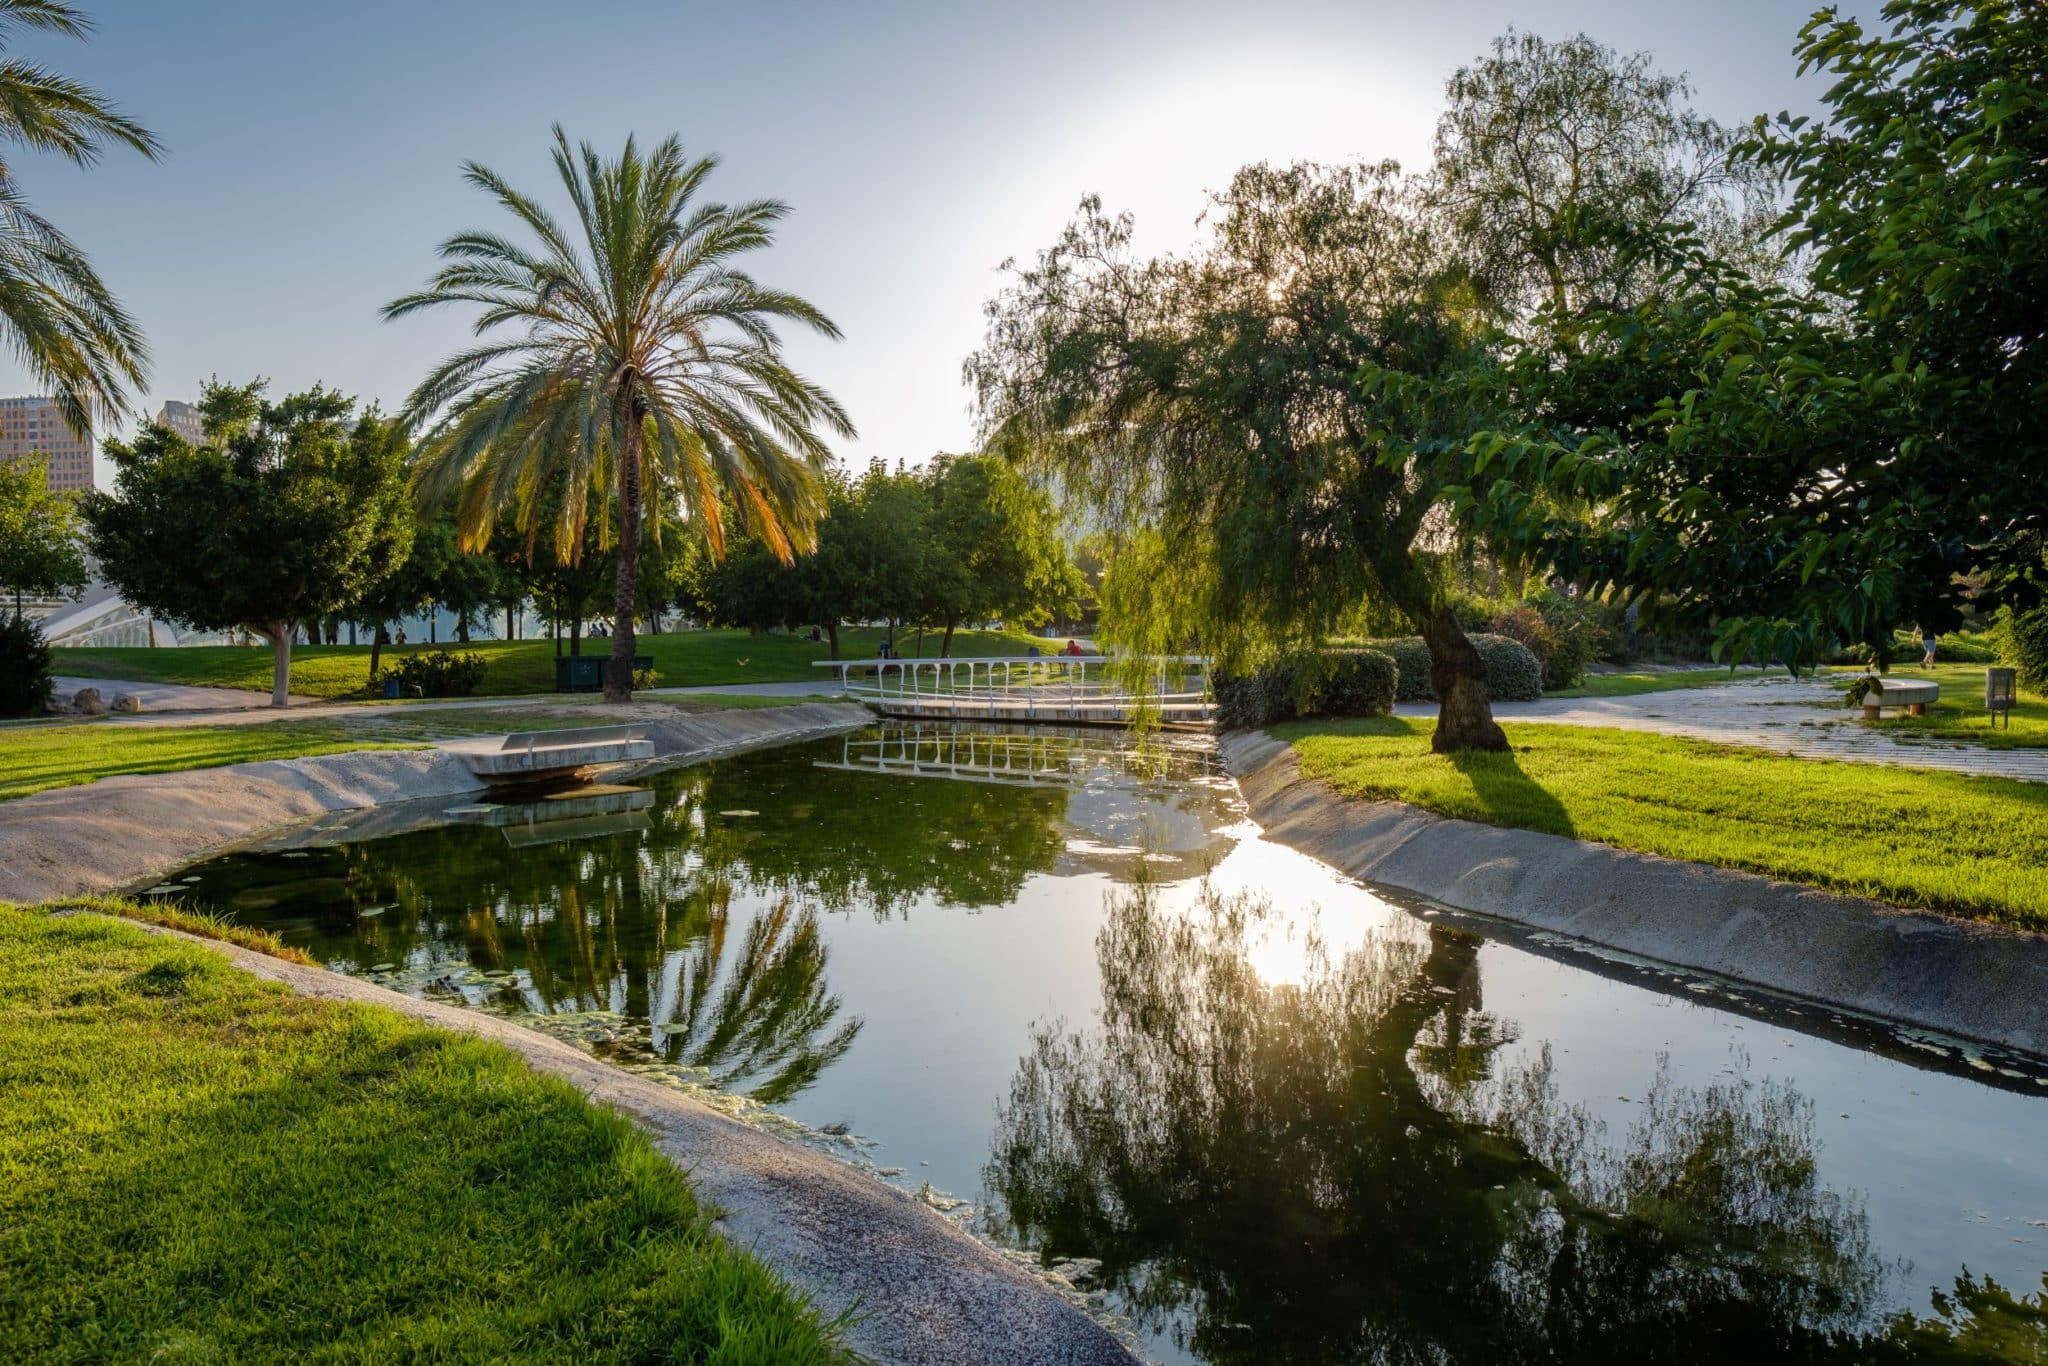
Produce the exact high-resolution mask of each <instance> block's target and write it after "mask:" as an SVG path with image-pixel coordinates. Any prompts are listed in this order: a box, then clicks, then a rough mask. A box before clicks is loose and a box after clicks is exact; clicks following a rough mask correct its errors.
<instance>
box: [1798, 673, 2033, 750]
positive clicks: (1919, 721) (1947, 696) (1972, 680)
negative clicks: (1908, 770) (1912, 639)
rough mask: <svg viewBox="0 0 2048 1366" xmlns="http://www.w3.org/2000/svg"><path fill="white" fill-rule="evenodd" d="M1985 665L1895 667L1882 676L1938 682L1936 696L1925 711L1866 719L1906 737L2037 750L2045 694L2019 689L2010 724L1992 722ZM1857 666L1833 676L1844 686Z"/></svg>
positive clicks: (1895, 736)
mask: <svg viewBox="0 0 2048 1366" xmlns="http://www.w3.org/2000/svg"><path fill="white" fill-rule="evenodd" d="M1988 667H1989V666H1988V665H1984V664H1936V665H1935V666H1934V667H1933V668H1932V669H1923V668H1921V667H1920V666H1919V665H1918V664H1914V665H1912V666H1911V667H1899V666H1894V667H1893V668H1892V670H1891V671H1890V672H1889V673H1888V674H1886V675H1885V676H1886V677H1887V678H1898V679H1923V678H1924V679H1931V680H1933V681H1934V682H1936V683H1939V684H1940V685H1941V697H1940V699H1939V700H1937V701H1936V702H1934V703H1933V704H1931V705H1930V706H1929V707H1928V708H1927V714H1926V715H1925V716H1892V715H1887V716H1886V717H1885V718H1884V719H1883V720H1882V721H1878V722H1874V723H1867V724H1872V725H1873V726H1875V727H1876V728H1879V729H1882V730H1885V731H1887V732H1889V733H1890V734H1891V735H1892V736H1893V737H1894V738H1896V739H1900V740H1911V739H1916V738H1923V737H1924V738H1927V739H1934V740H1958V741H1966V742H1968V743H1970V744H1976V745H1983V746H1985V747H1986V748H1989V749H2040V748H2043V747H2048V697H2044V696H2042V695H2041V694H2040V693H2037V692H2029V691H2027V690H2026V689H2024V688H2022V689H2021V690H2020V692H2019V695H2018V697H2017V698H2016V699H2015V700H2016V701H2017V702H2018V704H2019V705H2017V706H2016V707H2014V708H2013V711H2012V727H2011V729H2007V728H2006V727H2005V725H2004V724H2003V723H2001V724H2000V725H1999V727H1998V728H1997V729H1996V730H1993V729H1992V727H1991V713H1989V712H1987V711H1986V710H1984V671H1985V669H1986V668H1988ZM1861 672H1862V671H1861V670H1860V669H1858V670H1847V671H1843V670H1838V671H1836V674H1835V677H1836V680H1837V681H1838V682H1840V683H1842V684H1843V685H1844V686H1847V684H1848V681H1849V679H1850V678H1853V677H1855V676H1857V675H1858V674H1860V673H1861Z"/></svg>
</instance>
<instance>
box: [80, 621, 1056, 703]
mask: <svg viewBox="0 0 2048 1366" xmlns="http://www.w3.org/2000/svg"><path fill="white" fill-rule="evenodd" d="M886 634H887V632H885V631H883V630H882V629H880V628H879V627H847V628H846V629H844V630H842V631H840V633H839V650H840V654H841V655H842V656H843V657H845V658H847V659H867V658H872V657H873V656H874V653H875V647H876V645H878V644H879V643H880V642H881V640H882V637H883V636H884V635H886ZM1062 643H1064V642H1057V641H1055V642H1048V641H1044V640H1036V639H1034V638H1033V637H1030V636H1027V635H1023V634H1020V633H1009V632H1002V631H961V632H958V633H956V634H955V635H954V637H953V653H954V654H955V655H1021V654H1023V653H1024V652H1025V651H1026V650H1028V649H1029V648H1030V647H1031V646H1032V645H1037V646H1038V647H1039V648H1040V649H1042V650H1045V652H1046V653H1048V654H1050V653H1052V650H1051V648H1050V647H1051V646H1054V645H1058V644H1062ZM897 644H898V647H899V648H900V649H902V650H903V652H904V653H906V654H909V653H911V652H912V651H914V650H915V649H916V647H917V636H916V633H915V632H909V631H906V632H904V633H903V634H902V636H901V637H900V638H899V640H898V642H897ZM443 648H445V649H453V650H474V651H476V652H477V653H478V654H480V655H482V656H483V657H484V658H485V659H487V660H488V661H490V666H489V669H488V671H487V672H486V673H485V674H484V683H483V695H484V696H487V697H510V696H515V695H517V694H521V693H537V692H551V691H553V689H554V686H555V647H554V642H552V641H549V640H546V639H541V640H479V641H476V642H475V643H473V644H470V645H457V644H451V643H448V642H443V643H442V644H441V645H420V644H417V643H415V644H409V645H406V646H403V647H394V646H388V645H387V646H386V647H385V648H384V655H385V657H386V658H387V659H388V658H390V657H391V656H392V655H394V654H412V653H416V652H418V651H420V650H431V649H443ZM583 648H584V653H586V654H603V653H605V652H606V651H608V650H609V649H610V648H611V642H610V641H608V640H591V641H585V642H584V646H583ZM924 649H925V653H926V654H927V655H936V654H938V652H939V637H938V636H937V635H936V634H934V633H931V632H927V633H926V634H925V638H924ZM639 650H640V653H641V654H643V655H651V656H653V658H654V668H655V672H656V673H658V674H660V675H661V682H662V685H663V686H665V687H704V686H714V685H717V684H721V683H791V682H797V681H812V680H814V681H816V682H817V683H818V685H819V686H820V687H823V686H825V685H826V683H827V682H828V681H829V680H830V677H831V675H830V674H829V673H827V672H826V671H825V670H823V669H814V668H812V667H811V662H812V661H813V660H818V659H824V658H826V657H827V655H828V653H829V652H828V651H827V649H826V647H825V646H823V645H814V644H812V643H811V642H809V641H807V640H805V639H803V638H802V637H801V636H795V635H758V636H757V635H753V634H750V633H748V632H746V631H684V632H678V633H675V634H672V635H662V636H642V637H640V642H639ZM51 654H52V656H53V657H54V658H55V661H56V663H55V668H56V671H57V672H58V673H60V674H70V675H74V676H78V677H84V678H116V679H127V680H131V681H142V682H150V683H189V684H196V685H199V686H203V687H212V688H246V689H248V690H250V691H252V692H264V693H267V692H269V691H270V667H271V665H270V647H269V646H267V645H258V646H248V647H243V646H234V645H197V646H191V647H188V648H184V649H163V650H151V649H146V648H133V649H60V650H53V651H51ZM369 672H370V647H369V646H367V645H299V646H295V647H293V649H292V681H291V688H292V691H293V692H294V693H296V694H298V695H299V696H302V697H347V696H351V695H353V694H356V693H359V692H361V691H362V689H363V687H364V685H365V683H366V682H367V681H368V679H369Z"/></svg>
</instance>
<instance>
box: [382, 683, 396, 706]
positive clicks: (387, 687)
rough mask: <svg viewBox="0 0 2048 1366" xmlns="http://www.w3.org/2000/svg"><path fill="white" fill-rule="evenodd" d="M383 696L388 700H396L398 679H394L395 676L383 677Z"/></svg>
mask: <svg viewBox="0 0 2048 1366" xmlns="http://www.w3.org/2000/svg"><path fill="white" fill-rule="evenodd" d="M384 696H385V698H386V699H387V700H388V701H393V702H395V701H397V700H398V680H397V679H395V678H387V679H385V680H384Z"/></svg>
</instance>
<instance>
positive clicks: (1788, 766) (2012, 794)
mask: <svg viewBox="0 0 2048 1366" xmlns="http://www.w3.org/2000/svg"><path fill="white" fill-rule="evenodd" d="M1432 724H1433V723H1432V722H1430V721H1428V720H1411V719H1408V718H1401V717H1387V718H1373V719H1368V720H1358V721H1332V722H1309V723H1298V724H1293V725H1287V726H1281V727H1277V728H1276V729H1275V734H1277V735H1280V736H1282V737H1284V738H1286V739H1288V740H1290V741H1292V742H1293V744H1294V747H1295V750H1296V752H1297V753H1298V754H1299V755H1300V756H1301V764H1302V768H1303V771H1304V772H1307V773H1309V774H1311V775H1313V776H1315V777H1319V778H1323V779H1325V780H1327V781H1329V782H1331V783H1332V784H1333V785H1335V786H1336V787H1337V788H1338V789H1339V790H1341V791H1343V792H1346V793H1349V794H1352V795H1354V796H1360V797H1366V798H1393V799H1397V800H1400V801H1405V802H1411V803H1413V804H1414V805H1416V806H1421V807H1425V808H1427V809H1429V810H1431V811H1437V812H1441V813H1442V814H1444V815H1447V816H1458V817H1463V818H1464V819H1467V820H1476V821H1485V822H1488V823H1489V824H1493V825H1502V826H1513V827H1519V828H1523V829H1529V830H1543V831H1548V832H1550V833H1552V834H1558V835H1573V836H1577V837H1578V838H1580V839H1587V840H1595V841H1598V842H1600V843H1603V844H1612V845H1617V846H1619V847H1621V848H1624V849H1639V850H1644V851H1646V852H1649V853H1654V854H1663V855H1666V856H1668V857H1671V858H1678V859H1690V860H1694V861H1696V862H1700V863H1713V864H1719V865H1721V866H1723V867H1728V868H1743V869H1748V870H1750V871H1752V872H1759V873H1767V874H1769V875H1771V876H1773V877H1780V878H1785V879H1787V880H1788V881H1793V882H1802V883H1807V884H1809V885H1812V886H1816V887H1826V888H1830V889H1832V890H1835V891H1839V892H1847V893H1850V894H1852V895H1858V896H1868V897H1874V898H1876V899H1878V900H1881V901H1886V902H1890V903H1892V904H1894V905H1904V906H1924V907H1929V908H1932V909H1936V910H1942V911H1947V912H1950V913H1953V914H1959V915H1966V916H1977V917H1983V918H1987V919H1992V920H1998V921H2003V922H2005V923H2007V924H2011V925H2018V926H2023V927H2025V928H2028V929H2036V930H2044V929H2048V873H2044V872H2043V869H2044V868H2048V785H2042V784H2035V783H2019V782H2011V781H2006V780H2003V779H1992V778H1968V777H1963V776H1960V775H1957V774H1950V773H1936V772H1930V771H1926V770H1920V769H1903V768H1887V767H1882V766H1879V765H1876V764H1849V763H1827V762H1819V761H1814V760H1808V759H1793V758H1786V757H1782V756H1778V755H1771V754H1763V753H1758V752H1756V751H1752V750H1742V749H1734V748H1729V747H1725V746H1718V745H1709V744H1703V743H1700V742H1698V741H1693V740H1683V739H1676V738H1672V737H1668V736H1661V735H1647V734H1638V733H1635V732H1631V731H1619V730H1600V729H1593V728H1585V727H1576V726H1559V725H1541V724H1530V723H1512V722H1511V723H1509V724H1508V725H1507V726H1506V730H1507V732H1508V737H1509V739H1510V740H1512V741H1513V742H1514V744H1515V747H1516V748H1515V752H1514V753H1513V754H1469V755H1461V756H1458V757H1455V758H1446V757H1441V756H1438V755H1434V754H1432V753H1430V749H1429V732H1430V729H1431V726H1432Z"/></svg>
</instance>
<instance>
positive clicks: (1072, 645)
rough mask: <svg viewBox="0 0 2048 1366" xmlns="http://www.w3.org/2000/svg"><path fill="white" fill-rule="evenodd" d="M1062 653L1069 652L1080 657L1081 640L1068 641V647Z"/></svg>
mask: <svg viewBox="0 0 2048 1366" xmlns="http://www.w3.org/2000/svg"><path fill="white" fill-rule="evenodd" d="M1061 653H1063V654H1068V655H1072V656H1075V657H1076V658H1078V657H1079V656H1080V654H1081V642H1080V641H1078V640H1070V641H1068V642H1067V648H1066V649H1065V650H1064V651H1062V652H1061Z"/></svg>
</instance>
